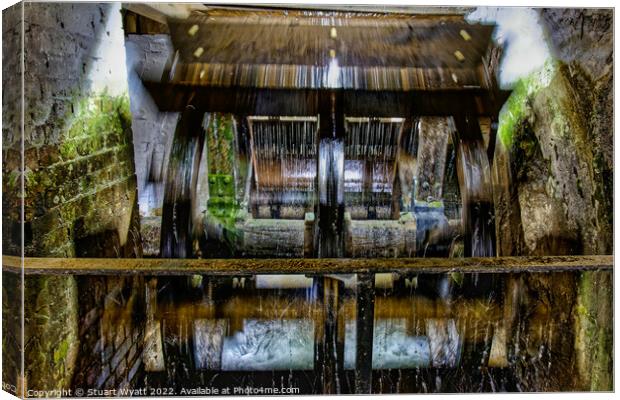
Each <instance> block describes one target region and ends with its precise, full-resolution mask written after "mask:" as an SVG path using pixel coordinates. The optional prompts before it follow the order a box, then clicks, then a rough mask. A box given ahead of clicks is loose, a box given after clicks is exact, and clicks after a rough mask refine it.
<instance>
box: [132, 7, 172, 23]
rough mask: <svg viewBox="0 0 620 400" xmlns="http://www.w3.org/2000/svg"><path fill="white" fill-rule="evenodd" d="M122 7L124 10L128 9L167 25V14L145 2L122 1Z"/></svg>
mask: <svg viewBox="0 0 620 400" xmlns="http://www.w3.org/2000/svg"><path fill="white" fill-rule="evenodd" d="M123 8H124V9H125V10H129V11H131V12H134V13H136V14H138V15H142V16H143V17H146V18H149V19H152V20H153V21H157V22H159V23H160V24H164V25H168V18H167V16H166V15H165V14H164V13H162V12H161V11H159V10H156V9H154V8H153V7H151V6H149V5H147V4H140V3H123Z"/></svg>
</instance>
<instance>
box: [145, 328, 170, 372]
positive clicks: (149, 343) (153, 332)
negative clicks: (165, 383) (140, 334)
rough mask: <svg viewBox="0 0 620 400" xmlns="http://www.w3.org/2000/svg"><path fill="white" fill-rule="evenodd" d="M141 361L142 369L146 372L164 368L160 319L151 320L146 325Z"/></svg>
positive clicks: (158, 370)
mask: <svg viewBox="0 0 620 400" xmlns="http://www.w3.org/2000/svg"><path fill="white" fill-rule="evenodd" d="M142 362H143V363H144V370H145V371H146V372H161V371H165V370H166V364H165V362H164V348H163V345H162V341H161V323H160V321H153V322H151V323H148V324H147V325H146V332H145V334H144V353H142Z"/></svg>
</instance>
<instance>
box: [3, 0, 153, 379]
mask: <svg viewBox="0 0 620 400" xmlns="http://www.w3.org/2000/svg"><path fill="white" fill-rule="evenodd" d="M16 21H18V20H16ZM121 21H122V19H121V10H120V3H100V4H95V3H91V4H80V3H32V2H29V3H25V4H24V21H23V23H24V28H25V29H24V32H25V36H24V65H25V71H24V76H23V77H24V82H25V84H24V88H23V90H24V100H25V108H24V113H23V118H24V124H25V125H24V130H23V132H22V131H21V129H19V120H20V118H21V115H20V114H21V113H20V110H19V109H15V108H14V107H13V108H8V109H5V113H4V115H3V120H4V121H6V123H5V124H3V129H2V134H3V156H4V162H3V182H4V183H5V184H4V185H3V193H4V194H5V196H4V199H5V200H4V201H3V210H8V212H5V213H4V215H3V234H5V236H4V250H5V252H8V253H13V254H19V249H20V247H19V246H20V242H19V239H20V237H19V235H18V236H11V234H10V233H11V232H15V231H16V232H19V228H21V227H20V221H19V213H16V212H15V210H19V207H20V206H21V204H20V203H21V198H20V196H17V195H13V194H15V193H17V190H18V189H19V184H20V180H21V177H22V174H21V171H20V163H21V155H20V152H19V144H20V141H21V140H22V139H23V142H24V150H25V153H24V160H23V161H24V164H25V169H24V171H23V180H24V186H25V194H24V199H23V200H24V226H23V228H24V251H25V254H26V256H39V257H85V256H88V257H135V256H141V239H140V231H139V218H138V206H137V190H136V189H137V182H136V176H135V172H134V160H133V158H134V154H133V143H132V130H131V122H132V121H131V113H130V104H129V94H128V86H127V73H126V67H125V62H124V56H125V51H124V36H123V30H122V25H121ZM4 30H5V35H7V36H8V37H15V36H16V35H18V33H19V31H20V26H19V25H18V24H16V23H9V24H5V27H4ZM4 43H5V42H3V45H4ZM10 46H12V45H11V44H10V43H8V44H7V45H6V46H5V51H6V50H8V52H6V53H5V54H7V55H8V54H14V55H18V51H15V50H16V49H14V48H12V47H10ZM17 60H19V58H17ZM3 63H4V65H5V66H7V65H8V66H9V70H11V71H15V68H16V67H15V65H14V63H15V60H14V59H12V58H6V57H5V58H4V60H3ZM3 85H5V86H4V90H3V102H5V104H6V103H11V102H16V99H14V98H12V97H15V96H17V97H19V95H20V93H21V87H20V85H21V79H20V74H19V71H18V70H17V71H15V72H13V73H11V75H10V76H8V75H6V74H3ZM9 89H11V90H9ZM4 93H6V95H5V94H4ZM11 96H12V97H11ZM22 134H23V136H22ZM6 194H9V195H8V196H6ZM7 233H9V234H8V235H7ZM7 239H8V240H7ZM89 279H90V278H89ZM92 279H94V278H92ZM100 281H102V282H105V288H104V289H102V290H103V291H102V292H97V294H95V295H93V296H94V297H92V298H89V299H82V298H81V297H83V296H85V295H89V291H90V290H91V284H93V282H94V281H93V282H91V281H89V280H88V279H86V280H84V279H76V278H74V277H67V276H54V277H51V276H38V277H28V278H27V279H26V282H25V321H26V324H25V332H24V336H25V343H27V345H26V347H25V365H26V371H25V382H26V390H29V389H32V390H50V389H58V388H68V387H70V386H71V382H72V381H73V380H74V379H78V380H79V379H80V378H79V377H75V373H76V372H77V371H79V372H80V373H83V372H85V371H89V369H88V368H87V366H85V365H84V361H83V360H84V359H92V358H93V354H94V353H93V352H94V351H95V347H93V346H91V343H89V340H92V337H95V336H98V335H99V332H96V331H95V330H94V331H93V332H92V334H91V335H90V336H89V337H86V336H82V334H81V333H84V332H81V331H82V330H83V329H85V328H84V327H85V326H86V325H88V324H86V322H85V319H89V321H90V325H88V326H91V327H96V326H98V325H101V324H105V323H106V322H105V321H104V320H103V318H104V316H105V313H104V312H103V311H93V310H102V309H103V308H102V307H103V304H104V303H105V301H104V298H105V299H108V301H110V299H113V298H114V296H115V294H114V293H117V292H119V290H120V289H118V288H119V285H121V286H122V287H123V288H126V287H129V288H131V290H129V291H127V290H125V289H123V290H120V292H121V293H123V296H125V297H124V298H125V299H127V298H129V299H131V298H135V297H136V296H138V295H139V294H140V293H141V292H139V291H138V287H137V284H138V282H137V280H136V282H134V279H128V280H127V282H123V283H122V284H121V283H118V282H115V281H107V280H106V279H103V278H102V279H100ZM104 293H105V295H104ZM131 304H133V303H131ZM131 304H125V303H123V302H121V305H123V306H122V307H121V308H122V309H124V310H131V309H132V307H133V306H132V305H131ZM127 312H129V311H127ZM90 319H92V321H91V320H90ZM108 323H110V322H108ZM109 326H111V327H114V329H116V326H115V324H111V325H109ZM122 326H123V325H122V324H120V325H119V332H122V333H121V335H124V336H127V338H124V339H123V341H121V340H120V339H118V340H117V341H115V343H112V346H113V347H105V348H104V350H106V351H111V350H107V349H108V348H113V349H114V350H113V353H114V355H113V358H112V360H117V359H119V358H123V359H124V364H121V363H120V362H119V363H117V364H116V368H113V363H112V362H110V364H109V368H110V372H109V374H115V376H116V375H118V379H117V378H115V379H114V380H110V379H109V378H107V379H104V378H101V376H103V375H105V370H104V369H100V370H98V371H99V372H98V373H99V375H100V377H98V378H97V379H104V382H103V384H107V385H118V384H119V383H120V382H122V381H123V380H125V381H127V379H126V378H128V375H127V373H126V372H128V371H130V369H128V367H130V365H129V364H127V363H128V362H131V360H129V359H127V354H125V353H123V352H124V349H125V347H127V346H128V345H127V344H125V343H130V344H132V345H133V344H134V343H141V338H139V336H140V335H141V333H140V332H139V331H136V330H130V329H128V330H127V331H125V330H124V328H122ZM93 329H95V328H93ZM93 335H94V336H93ZM128 338H129V339H128ZM104 345H105V346H108V343H107V342H106V343H105V344H104ZM116 345H118V346H116ZM114 346H116V347H114ZM129 347H130V348H131V345H130V346H129ZM136 351H138V350H136ZM120 353H123V355H122V356H121V355H119V354H120ZM132 357H135V356H134V355H132ZM132 359H133V358H132ZM136 359H139V357H138V358H136ZM119 371H120V372H119ZM110 382H112V383H110Z"/></svg>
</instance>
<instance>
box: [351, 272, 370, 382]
mask: <svg viewBox="0 0 620 400" xmlns="http://www.w3.org/2000/svg"><path fill="white" fill-rule="evenodd" d="M357 280H358V282H357V321H356V330H357V332H356V336H357V342H356V343H355V393H356V394H369V393H371V391H372V341H373V331H374V315H375V274H373V273H361V274H358V275H357Z"/></svg>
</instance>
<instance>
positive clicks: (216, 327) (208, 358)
mask: <svg viewBox="0 0 620 400" xmlns="http://www.w3.org/2000/svg"><path fill="white" fill-rule="evenodd" d="M227 330H228V321H227V320H224V319H216V320H213V319H197V320H195V321H194V357H195V360H196V368H197V369H208V370H213V371H219V370H221V369H222V346H223V343H224V336H226V331H227Z"/></svg>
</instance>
